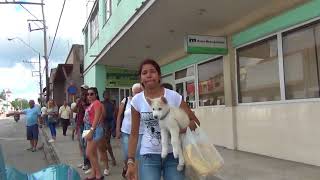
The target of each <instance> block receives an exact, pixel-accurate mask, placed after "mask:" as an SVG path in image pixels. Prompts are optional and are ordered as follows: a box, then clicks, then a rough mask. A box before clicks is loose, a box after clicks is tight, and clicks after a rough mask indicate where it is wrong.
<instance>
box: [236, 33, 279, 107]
mask: <svg viewBox="0 0 320 180" xmlns="http://www.w3.org/2000/svg"><path fill="white" fill-rule="evenodd" d="M237 55H238V58H237V63H238V85H239V93H238V95H239V102H240V103H249V102H263V101H277V100H280V99H281V98H280V83H279V64H278V46H277V38H276V36H274V37H271V38H269V39H266V40H263V41H260V42H257V43H254V44H251V45H249V46H245V47H243V48H239V49H238V50H237Z"/></svg>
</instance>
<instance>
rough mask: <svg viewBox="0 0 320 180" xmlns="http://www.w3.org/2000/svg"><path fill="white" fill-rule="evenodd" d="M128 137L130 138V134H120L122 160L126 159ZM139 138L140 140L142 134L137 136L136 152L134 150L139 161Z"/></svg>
mask: <svg viewBox="0 0 320 180" xmlns="http://www.w3.org/2000/svg"><path fill="white" fill-rule="evenodd" d="M129 137H130V134H127V133H124V132H121V145H122V152H123V158H124V159H128V147H129ZM141 138H142V134H139V138H138V144H137V150H136V159H137V160H139V157H140V147H141Z"/></svg>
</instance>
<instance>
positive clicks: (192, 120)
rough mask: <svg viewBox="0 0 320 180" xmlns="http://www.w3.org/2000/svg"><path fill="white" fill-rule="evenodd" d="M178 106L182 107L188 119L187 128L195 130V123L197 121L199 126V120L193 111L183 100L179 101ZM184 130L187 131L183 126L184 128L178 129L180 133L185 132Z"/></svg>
mask: <svg viewBox="0 0 320 180" xmlns="http://www.w3.org/2000/svg"><path fill="white" fill-rule="evenodd" d="M180 108H181V109H183V110H184V111H185V112H186V113H187V115H188V117H189V119H190V124H189V128H190V129H191V130H195V129H196V128H197V126H196V124H195V123H197V124H198V125H199V126H200V121H199V120H198V118H197V117H196V116H195V115H194V113H193V112H192V111H191V109H190V107H189V106H188V104H187V103H186V102H185V101H183V100H182V101H181V104H180ZM186 131H187V128H184V129H181V130H180V133H185V132H186Z"/></svg>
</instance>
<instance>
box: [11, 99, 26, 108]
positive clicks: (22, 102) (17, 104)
mask: <svg viewBox="0 0 320 180" xmlns="http://www.w3.org/2000/svg"><path fill="white" fill-rule="evenodd" d="M11 105H12V106H13V107H14V109H26V108H28V107H29V102H28V100H26V99H19V98H17V99H15V100H14V101H12V102H11Z"/></svg>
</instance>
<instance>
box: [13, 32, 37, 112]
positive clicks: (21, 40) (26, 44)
mask: <svg viewBox="0 0 320 180" xmlns="http://www.w3.org/2000/svg"><path fill="white" fill-rule="evenodd" d="M15 39H18V40H19V41H20V42H22V43H23V44H24V45H25V46H27V47H28V48H30V49H31V50H32V51H33V52H35V53H36V54H38V56H39V62H37V63H38V64H39V77H40V83H39V84H40V94H39V95H40V105H41V106H42V75H41V61H40V52H39V51H37V50H35V49H34V48H33V47H31V46H30V45H29V44H28V43H26V42H25V41H24V40H23V39H21V38H20V37H14V38H8V41H13V40H15ZM29 63H35V62H29Z"/></svg>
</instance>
